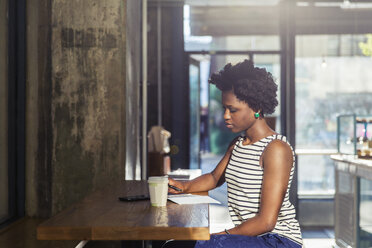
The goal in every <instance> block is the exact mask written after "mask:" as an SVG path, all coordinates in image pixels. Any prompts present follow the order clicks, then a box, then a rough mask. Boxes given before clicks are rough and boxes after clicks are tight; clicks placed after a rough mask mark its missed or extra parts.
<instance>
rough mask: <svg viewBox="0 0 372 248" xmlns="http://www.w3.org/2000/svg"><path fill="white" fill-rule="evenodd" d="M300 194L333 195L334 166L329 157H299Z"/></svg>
mask: <svg viewBox="0 0 372 248" xmlns="http://www.w3.org/2000/svg"><path fill="white" fill-rule="evenodd" d="M297 164H298V194H299V195H306V194H317V195H322V194H333V193H334V188H335V177H334V165H333V161H332V160H331V158H330V156H329V155H298V156H297Z"/></svg>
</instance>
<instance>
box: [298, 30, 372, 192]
mask: <svg viewBox="0 0 372 248" xmlns="http://www.w3.org/2000/svg"><path fill="white" fill-rule="evenodd" d="M367 41H368V36H367V35H304V36H297V37H296V61H295V63H296V64H295V66H296V149H321V150H324V149H335V150H336V149H337V116H338V115H340V114H349V113H356V114H371V112H372V108H371V106H372V74H371V73H370V70H368V69H367V68H372V59H371V58H370V57H368V56H365V55H363V51H362V49H361V47H362V45H361V44H363V43H367ZM304 156H305V155H304ZM307 156H308V157H309V158H308V159H305V157H304V158H299V163H298V167H299V183H298V184H299V192H307V191H310V192H313V193H316V192H315V191H317V190H322V191H324V190H333V183H329V182H327V181H324V180H327V179H326V178H325V177H323V175H322V173H319V174H314V175H313V177H309V176H308V174H306V173H309V171H314V172H315V171H320V172H323V171H327V172H328V173H330V174H329V175H328V176H327V178H333V170H329V169H328V168H327V166H328V162H325V161H326V160H324V159H323V160H322V159H320V160H319V159H318V158H316V156H309V155H307ZM318 160H319V161H318ZM314 166H317V169H315V168H314ZM319 166H322V167H323V168H318V167H319ZM301 173H303V174H301ZM309 178H311V180H312V183H309V182H307V181H306V180H310V179H309ZM301 180H305V181H304V182H302V181H301ZM314 185H318V186H316V187H315V186H314ZM321 185H322V186H321ZM324 187H326V188H324ZM327 187H329V188H327Z"/></svg>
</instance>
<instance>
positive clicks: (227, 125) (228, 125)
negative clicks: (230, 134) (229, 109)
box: [225, 123, 233, 128]
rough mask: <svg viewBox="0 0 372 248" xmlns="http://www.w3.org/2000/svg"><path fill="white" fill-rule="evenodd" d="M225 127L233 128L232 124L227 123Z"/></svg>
mask: <svg viewBox="0 0 372 248" xmlns="http://www.w3.org/2000/svg"><path fill="white" fill-rule="evenodd" d="M225 125H226V127H227V128H232V127H233V125H232V124H230V123H225Z"/></svg>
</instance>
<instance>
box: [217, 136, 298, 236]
mask: <svg viewBox="0 0 372 248" xmlns="http://www.w3.org/2000/svg"><path fill="white" fill-rule="evenodd" d="M262 156H263V157H262V161H263V168H264V176H263V183H262V190H261V203H260V209H259V212H258V214H257V215H256V216H255V217H253V218H251V219H248V220H246V221H245V222H243V223H242V224H240V225H238V226H236V227H234V228H232V229H230V230H229V232H230V233H231V234H240V235H250V236H256V235H260V234H263V233H266V232H269V231H271V230H273V229H274V227H275V224H276V221H277V218H278V214H279V211H280V207H281V205H282V203H283V199H284V197H285V193H286V190H287V187H288V182H289V177H290V172H291V168H292V162H293V156H292V151H291V149H290V147H289V146H288V145H287V144H286V143H285V142H283V141H280V140H275V141H272V142H271V143H270V144H269V145H268V146H267V148H266V150H265V151H264V153H263V155H262ZM222 233H224V232H222ZM220 234H221V233H220Z"/></svg>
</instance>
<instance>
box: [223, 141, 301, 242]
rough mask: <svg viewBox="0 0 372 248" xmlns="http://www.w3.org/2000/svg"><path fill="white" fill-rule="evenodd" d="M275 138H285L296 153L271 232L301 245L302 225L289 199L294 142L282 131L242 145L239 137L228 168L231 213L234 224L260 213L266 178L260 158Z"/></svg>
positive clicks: (226, 173)
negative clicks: (292, 143) (263, 185)
mask: <svg viewBox="0 0 372 248" xmlns="http://www.w3.org/2000/svg"><path fill="white" fill-rule="evenodd" d="M275 139H279V140H282V141H284V142H286V143H287V144H288V145H289V146H290V148H291V150H292V153H293V166H292V169H291V173H290V178H289V183H288V188H287V192H286V194H285V197H284V200H283V203H282V206H281V208H280V211H279V215H278V219H277V223H276V225H275V228H274V229H273V230H272V231H271V232H272V233H277V234H278V235H281V236H284V237H286V238H288V239H290V240H292V241H294V242H296V243H298V244H300V245H302V237H301V230H300V226H299V224H298V221H297V220H296V219H295V215H296V212H295V209H294V206H293V205H292V204H291V203H290V201H289V188H290V186H291V182H292V178H293V173H294V165H295V156H294V152H293V149H292V147H291V145H290V144H289V143H288V141H287V139H286V137H285V136H283V135H279V134H274V135H271V136H268V137H265V138H263V139H261V140H259V141H257V142H255V143H253V144H250V145H243V141H244V137H243V136H241V137H239V138H238V140H237V141H236V143H235V146H234V149H233V151H232V154H231V157H230V160H229V163H228V165H227V168H226V172H225V178H226V183H227V195H228V208H229V213H230V216H231V219H232V221H233V223H234V224H235V225H239V224H241V223H242V222H244V221H245V220H247V219H249V218H252V217H254V216H255V215H256V214H257V213H258V211H259V207H260V197H261V186H262V180H263V168H262V167H261V166H260V158H261V155H262V153H263V151H264V149H265V148H266V146H267V145H268V144H269V143H270V142H271V141H273V140H275Z"/></svg>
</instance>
